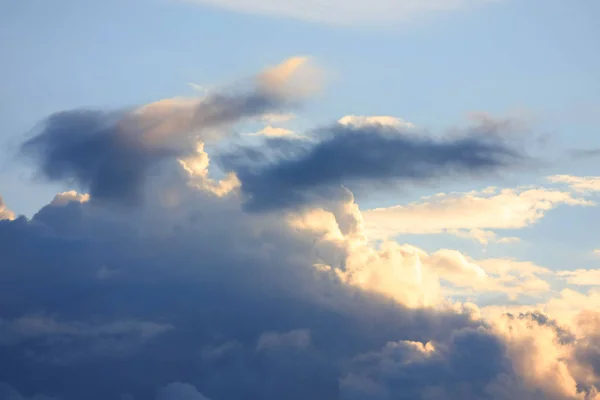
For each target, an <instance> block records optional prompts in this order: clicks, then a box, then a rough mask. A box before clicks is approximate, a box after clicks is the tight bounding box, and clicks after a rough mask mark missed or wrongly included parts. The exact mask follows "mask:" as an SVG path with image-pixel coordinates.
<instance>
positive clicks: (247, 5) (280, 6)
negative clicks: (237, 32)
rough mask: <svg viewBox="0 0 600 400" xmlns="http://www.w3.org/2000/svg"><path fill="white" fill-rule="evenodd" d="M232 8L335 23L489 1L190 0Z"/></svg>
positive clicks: (390, 19) (376, 20) (401, 17)
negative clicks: (282, 0) (284, 0)
mask: <svg viewBox="0 0 600 400" xmlns="http://www.w3.org/2000/svg"><path fill="white" fill-rule="evenodd" d="M187 1H190V2H195V3H198V4H204V5H209V6H215V7H219V8H224V9H228V10H232V11H238V12H245V13H252V14H262V15H273V16H282V17H290V18H296V19H301V20H307V21H315V22H320V23H328V24H335V25H375V24H381V23H384V24H389V23H397V22H405V21H408V20H410V19H412V18H414V17H417V16H419V15H421V14H423V13H428V12H439V11H451V10H456V9H459V8H461V7H467V6H472V5H478V4H486V3H489V0H373V1H367V0H350V1H344V0H302V1H300V0H293V1H286V2H281V1H275V0H187Z"/></svg>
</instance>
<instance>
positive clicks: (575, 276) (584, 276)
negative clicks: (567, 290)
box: [556, 269, 600, 286]
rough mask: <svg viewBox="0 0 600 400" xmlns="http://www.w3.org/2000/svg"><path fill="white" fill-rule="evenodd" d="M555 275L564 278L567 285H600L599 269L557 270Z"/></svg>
mask: <svg viewBox="0 0 600 400" xmlns="http://www.w3.org/2000/svg"><path fill="white" fill-rule="evenodd" d="M556 275H557V276H559V277H561V278H563V279H565V281H566V282H567V283H568V284H569V285H577V286H600V269H577V270H573V271H558V272H557V273H556Z"/></svg>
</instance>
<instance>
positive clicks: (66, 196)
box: [50, 190, 90, 206]
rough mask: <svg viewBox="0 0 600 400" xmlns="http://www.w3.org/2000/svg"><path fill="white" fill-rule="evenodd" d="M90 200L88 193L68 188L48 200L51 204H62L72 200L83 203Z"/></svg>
mask: <svg viewBox="0 0 600 400" xmlns="http://www.w3.org/2000/svg"><path fill="white" fill-rule="evenodd" d="M89 200H90V195H89V194H87V193H83V194H82V193H77V192H76V191H75V190H69V191H67V192H62V193H58V194H57V195H56V196H54V199H52V201H51V202H50V204H51V205H53V206H63V205H65V204H68V203H70V202H72V201H74V202H77V203H85V202H86V201H89Z"/></svg>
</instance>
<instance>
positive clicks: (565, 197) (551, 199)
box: [363, 187, 594, 244]
mask: <svg viewBox="0 0 600 400" xmlns="http://www.w3.org/2000/svg"><path fill="white" fill-rule="evenodd" d="M561 204H566V205H572V206H575V205H579V206H590V205H593V204H594V203H593V202H591V201H588V200H585V199H582V198H577V197H573V195H572V194H571V193H569V192H564V191H558V190H551V189H546V188H517V189H501V190H500V189H497V188H493V187H492V188H487V189H485V190H482V191H473V192H468V193H451V194H446V193H439V194H437V195H434V196H430V197H425V198H423V199H422V201H420V202H414V203H410V204H407V205H398V206H393V207H388V208H377V209H372V210H367V211H365V212H364V213H363V215H364V220H365V227H366V230H367V233H368V234H369V235H371V236H374V237H391V236H395V235H399V234H432V233H451V234H456V235H459V236H469V237H472V238H474V239H476V240H478V241H479V242H481V243H484V244H485V243H487V242H488V241H490V240H492V241H493V240H497V241H503V242H507V241H515V240H518V239H516V238H503V239H496V233H495V232H490V230H492V229H519V228H524V227H526V226H530V225H533V224H535V223H536V222H537V221H539V220H540V219H542V218H543V217H544V215H545V214H546V212H548V211H550V210H552V209H553V208H555V207H557V206H559V205H561Z"/></svg>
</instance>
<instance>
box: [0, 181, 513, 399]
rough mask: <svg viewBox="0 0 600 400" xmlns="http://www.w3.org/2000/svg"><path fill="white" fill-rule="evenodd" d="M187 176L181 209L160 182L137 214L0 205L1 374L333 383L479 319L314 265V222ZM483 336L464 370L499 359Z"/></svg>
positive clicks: (224, 385) (61, 384)
mask: <svg viewBox="0 0 600 400" xmlns="http://www.w3.org/2000/svg"><path fill="white" fill-rule="evenodd" d="M169 184H170V185H173V182H172V181H171V180H169ZM169 188H170V189H171V190H172V189H173V186H169ZM176 188H177V189H178V190H179V191H180V193H181V194H182V196H183V200H182V203H181V204H180V205H179V206H178V207H177V208H176V209H174V208H169V207H166V206H161V205H160V203H159V202H158V201H157V200H156V199H154V198H151V197H150V198H148V199H146V201H145V202H144V203H143V204H144V206H143V207H142V208H141V209H140V210H139V211H140V213H141V215H140V214H135V215H134V214H132V215H123V214H121V213H119V214H113V213H112V211H111V209H110V208H106V207H104V206H101V205H98V204H96V205H94V204H93V203H89V202H88V203H78V202H71V203H68V204H66V205H60V204H55V205H49V206H47V207H45V208H43V209H42V210H41V211H40V212H39V213H38V214H36V215H35V216H34V217H33V218H32V219H31V220H27V219H25V218H23V217H21V218H18V219H16V220H14V221H0V243H2V244H3V246H2V248H3V250H2V251H1V252H0V276H1V277H2V279H1V280H0V318H1V320H0V332H4V333H7V335H8V336H6V335H5V336H3V337H4V338H9V339H10V340H5V341H0V382H2V381H4V382H8V383H10V384H11V385H12V386H13V387H14V388H16V389H15V390H18V391H19V392H20V393H25V394H27V395H28V396H29V395H30V394H31V395H33V394H35V393H44V394H45V395H47V396H53V397H60V398H61V399H63V400H78V399H81V398H86V399H90V400H96V399H98V400H100V399H102V400H105V399H111V398H117V399H118V398H119V396H120V395H121V394H124V393H126V394H129V395H131V396H133V398H134V399H154V398H155V397H156V396H157V391H158V390H159V389H160V388H161V387H162V388H170V389H164V390H163V391H161V392H160V393H162V394H161V395H164V393H171V391H174V392H177V393H178V394H179V393H180V392H181V393H183V392H185V393H187V394H188V395H192V394H193V395H196V396H200V393H201V395H202V396H204V397H206V398H209V399H211V400H229V399H231V400H237V399H240V398H256V399H265V400H270V399H277V400H279V399H281V398H286V399H292V400H294V399H298V400H305V399H307V398H310V399H316V400H319V399H336V398H343V397H342V393H341V387H340V383H339V382H340V379H342V378H343V377H345V376H346V375H347V373H348V371H349V370H350V369H352V370H353V368H354V362H355V361H354V359H355V358H356V357H357V355H360V354H366V353H369V352H371V351H376V350H377V349H381V348H383V347H384V346H385V345H386V343H388V342H390V341H398V340H411V341H422V342H427V341H432V340H433V341H436V342H440V343H443V342H446V341H448V340H450V339H449V337H450V336H451V334H452V332H454V331H455V330H461V329H465V328H469V327H470V328H476V327H477V326H479V325H480V323H478V322H475V321H473V320H471V319H470V317H469V316H468V315H466V314H457V313H454V312H436V311H433V310H421V309H414V310H411V309H407V308H405V307H403V306H401V305H400V304H398V303H395V302H390V300H389V299H386V298H383V297H381V296H378V295H376V294H373V293H370V292H365V291H362V290H359V289H357V288H354V287H351V286H348V285H346V284H344V283H342V282H340V281H339V280H336V279H334V277H333V276H331V275H330V274H327V273H325V272H322V273H321V272H318V271H316V270H315V269H313V268H312V267H311V265H312V264H313V263H316V262H323V260H321V259H320V258H319V256H318V255H316V254H315V253H314V251H313V247H314V238H313V237H311V236H310V235H299V234H298V232H296V231H294V230H293V229H291V228H289V227H287V225H286V224H285V223H282V222H281V220H280V219H279V218H278V217H273V218H271V217H270V216H264V217H261V218H260V219H259V220H257V219H256V217H255V216H253V215H251V214H245V213H243V212H241V211H240V209H239V202H238V201H237V200H236V199H235V198H231V199H229V198H228V199H220V200H218V201H216V200H215V199H214V198H213V197H210V196H208V195H205V194H202V193H201V192H196V191H193V190H191V189H189V188H187V187H186V186H185V182H183V181H181V182H180V185H179V186H176ZM200 211H201V212H200ZM332 251H333V250H332ZM339 252H343V249H339ZM102 270H104V271H106V270H110V271H112V272H113V273H112V274H110V275H108V276H104V275H103V278H102V279H100V278H99V274H98V271H102ZM468 342H469V341H467V340H466V341H463V342H461V343H462V345H463V346H464V347H462V348H461V351H467V350H468ZM487 345H489V346H490V349H486V346H487ZM455 348H458V347H456V346H455ZM452 352H453V350H449V354H450V353H452ZM479 352H480V353H481V354H485V355H486V358H484V359H481V360H475V358H476V357H475V355H474V354H475V353H471V354H472V358H468V357H467V358H465V361H464V362H463V364H462V366H461V368H463V370H461V371H463V372H464V374H465V377H464V380H465V381H466V380H468V378H467V377H468V376H469V374H471V373H472V371H477V370H479V369H481V368H483V367H482V365H481V364H473V365H471V364H469V363H482V364H483V366H486V365H487V364H488V363H491V366H490V367H489V368H491V369H493V370H494V371H496V370H497V369H499V367H497V365H496V363H499V362H501V360H502V359H503V358H502V357H503V356H500V355H498V354H500V353H501V352H500V350H498V348H497V344H496V343H495V342H494V341H492V340H491V339H490V341H489V342H483V344H481V346H480V347H478V348H477V353H479ZM449 357H450V355H449ZM496 357H500V361H498V360H496V359H495V358H496ZM459 373H460V372H456V374H459ZM507 373H510V371H508V372H507ZM453 376H456V375H453ZM490 376H491V373H490ZM487 377H488V375H486V376H482V377H481V380H484V379H486V378H487ZM173 382H185V383H186V385H184V386H181V385H178V386H177V387H178V388H179V389H181V390H179V389H177V390H175V386H167V385H169V384H171V383H173ZM421 383H422V381H419V380H416V381H415V382H414V385H419V384H421ZM187 384H189V385H192V386H193V387H194V388H195V389H196V392H194V391H192V388H191V386H187ZM165 390H166V391H165ZM411 390H413V389H411ZM414 391H415V392H416V391H417V389H416V388H415V389H414ZM185 393H184V394H185ZM26 398H27V397H26ZM199 398H201V397H199ZM173 400H176V399H175V398H174V399H173Z"/></svg>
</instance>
